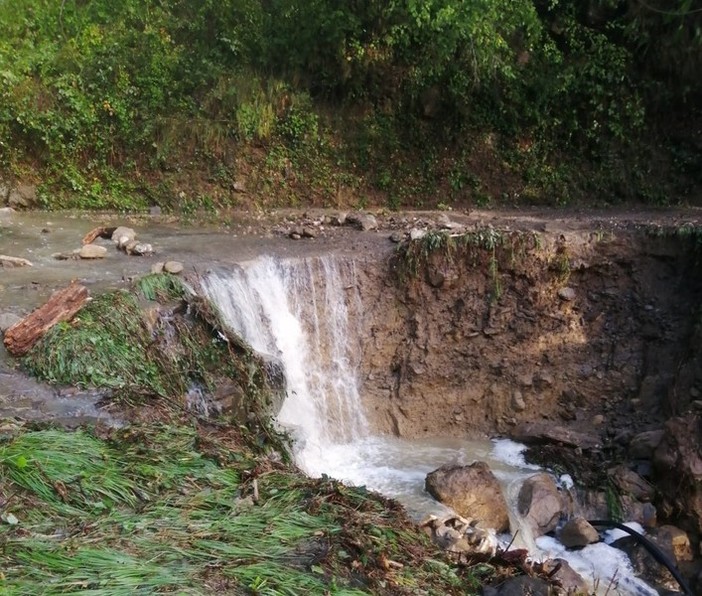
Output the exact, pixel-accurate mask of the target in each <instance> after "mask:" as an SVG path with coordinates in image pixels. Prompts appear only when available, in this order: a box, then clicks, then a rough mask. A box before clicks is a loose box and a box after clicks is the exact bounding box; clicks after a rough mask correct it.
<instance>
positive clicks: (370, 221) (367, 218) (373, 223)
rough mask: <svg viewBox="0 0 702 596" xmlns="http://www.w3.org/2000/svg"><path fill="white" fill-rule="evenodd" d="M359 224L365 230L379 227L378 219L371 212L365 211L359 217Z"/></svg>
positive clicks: (368, 230)
mask: <svg viewBox="0 0 702 596" xmlns="http://www.w3.org/2000/svg"><path fill="white" fill-rule="evenodd" d="M358 226H359V227H360V228H361V230H362V231H364V232H370V231H372V230H377V229H378V220H377V219H376V218H375V215H372V214H371V213H363V214H361V216H360V217H359V219H358Z"/></svg>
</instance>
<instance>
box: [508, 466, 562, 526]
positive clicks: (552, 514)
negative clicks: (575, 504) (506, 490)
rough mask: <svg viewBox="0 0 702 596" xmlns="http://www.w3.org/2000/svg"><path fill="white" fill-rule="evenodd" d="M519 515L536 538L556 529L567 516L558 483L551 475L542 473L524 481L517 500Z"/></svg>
mask: <svg viewBox="0 0 702 596" xmlns="http://www.w3.org/2000/svg"><path fill="white" fill-rule="evenodd" d="M517 508H518V510H519V514H520V515H521V516H522V517H524V519H525V521H526V522H527V523H528V524H529V525H530V526H531V528H532V531H533V533H534V537H538V536H542V535H543V534H548V533H549V532H552V531H553V530H555V529H556V526H557V525H558V521H559V520H560V519H561V516H562V515H565V513H566V511H565V509H566V508H565V503H564V499H563V498H562V496H561V494H560V492H559V490H558V486H556V481H555V480H554V479H553V477H552V476H551V475H550V474H547V473H546V472H541V473H540V474H534V475H533V476H530V477H529V478H527V479H526V480H525V481H524V484H523V485H522V488H521V489H520V491H519V497H518V500H517Z"/></svg>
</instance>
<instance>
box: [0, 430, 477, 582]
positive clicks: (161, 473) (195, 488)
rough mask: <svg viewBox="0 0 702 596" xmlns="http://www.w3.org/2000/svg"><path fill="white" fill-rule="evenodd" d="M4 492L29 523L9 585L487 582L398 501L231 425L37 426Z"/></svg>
mask: <svg viewBox="0 0 702 596" xmlns="http://www.w3.org/2000/svg"><path fill="white" fill-rule="evenodd" d="M254 482H256V483H257V486H258V489H259V492H258V494H259V497H258V502H257V503H254V502H253V500H252V491H253V488H252V484H253V483H254ZM0 491H2V494H7V495H12V499H11V500H10V501H8V502H7V503H6V504H4V510H5V512H6V513H11V514H12V515H13V516H14V517H16V518H17V519H18V522H19V523H18V524H17V525H16V526H11V525H9V524H3V525H2V527H1V528H0V542H1V543H2V546H3V548H2V549H1V550H0V565H1V566H2V570H3V575H2V576H1V577H0V590H2V591H3V592H6V593H12V594H19V595H27V596H29V595H30V594H38V593H47V594H62V593H76V592H81V593H86V594H95V595H100V596H102V595H104V596H107V595H108V594H109V595H111V596H112V595H116V596H127V595H131V594H154V593H163V592H177V593H179V594H203V593H222V592H227V593H237V594H238V593H258V594H267V595H278V594H281V595H293V594H299V593H300V592H304V593H306V594H313V595H320V596H321V595H322V594H336V595H348V596H355V595H360V594H368V593H371V594H388V593H392V594H398V595H399V594H415V593H424V594H428V595H433V596H439V595H446V594H463V593H465V585H466V584H468V585H473V586H475V585H476V580H475V579H474V578H473V577H472V574H471V572H470V571H469V570H468V569H467V568H466V567H455V566H453V565H452V564H450V563H449V562H448V560H446V559H444V558H443V556H442V554H441V553H439V552H438V551H437V550H436V549H435V547H433V546H431V545H430V544H429V542H428V539H427V538H426V536H424V535H423V534H421V532H419V531H418V530H416V529H415V528H413V526H412V524H411V522H410V521H409V520H408V519H407V518H406V516H405V514H404V512H403V511H402V509H401V508H400V507H399V506H398V505H397V504H395V503H393V502H391V501H388V500H386V499H384V498H382V497H380V496H378V495H376V494H373V493H370V492H368V491H366V490H365V489H363V488H350V487H346V486H343V485H341V484H339V483H337V482H335V481H332V480H330V479H328V478H322V479H310V478H306V477H305V476H304V475H302V474H301V473H300V472H299V471H298V470H297V469H295V468H294V467H293V466H290V465H287V464H283V463H274V462H273V461H272V460H271V459H269V458H268V457H266V456H265V455H264V454H263V453H261V451H260V449H259V448H258V447H257V446H256V444H255V442H251V441H249V440H248V439H247V436H246V435H245V434H241V433H240V432H239V431H238V430H237V429H236V428H231V427H229V428H226V427H221V428H219V429H216V427H213V426H212V424H208V425H207V426H203V425H192V424H182V425H178V426H175V425H164V424H158V423H154V424H141V425H133V426H131V427H129V428H125V429H122V430H112V431H109V432H104V431H103V432H102V434H101V436H100V437H98V436H96V435H95V434H91V433H88V432H85V431H77V432H67V431H59V430H38V431H36V430H35V431H31V432H24V433H22V434H19V435H17V436H15V437H13V438H10V439H7V438H5V439H3V440H2V441H1V442H0ZM387 559H392V560H393V561H396V562H398V563H399V564H400V565H399V566H398V568H397V569H389V568H388V567H387V566H386V565H384V561H386V560H387ZM391 586H392V589H390V587H391Z"/></svg>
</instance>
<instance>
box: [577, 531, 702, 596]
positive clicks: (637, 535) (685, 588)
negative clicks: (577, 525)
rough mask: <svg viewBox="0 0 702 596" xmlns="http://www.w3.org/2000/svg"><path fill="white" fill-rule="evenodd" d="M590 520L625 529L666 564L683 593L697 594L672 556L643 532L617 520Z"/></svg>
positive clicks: (688, 595)
mask: <svg viewBox="0 0 702 596" xmlns="http://www.w3.org/2000/svg"><path fill="white" fill-rule="evenodd" d="M588 522H589V523H590V524H591V525H593V526H599V527H607V528H617V529H618V530H623V531H624V532H626V533H627V534H629V535H630V536H632V537H633V538H634V539H635V540H636V541H637V542H638V543H639V544H640V545H641V546H643V547H644V548H645V549H646V550H647V551H648V552H649V553H650V555H651V556H652V557H653V558H654V559H655V560H656V561H658V562H659V563H660V564H661V565H664V566H665V567H666V568H667V569H668V571H670V573H671V575H672V576H673V577H674V578H675V581H676V582H678V584H679V585H680V587H681V588H682V591H683V593H684V594H685V595H686V596H695V594H694V593H693V591H692V590H691V589H690V586H688V585H687V582H686V581H685V578H683V576H682V575H681V574H680V571H678V568H677V566H676V565H675V563H674V562H673V561H671V560H670V557H669V556H668V555H666V554H665V553H664V552H663V551H662V550H661V549H660V548H658V546H657V545H656V544H654V543H653V542H651V541H650V540H649V539H648V538H646V537H645V536H644V535H643V534H641V533H639V532H637V531H636V530H632V529H631V528H630V527H629V526H625V525H624V524H620V523H619V522H615V521H612V520H609V519H605V520H602V519H596V520H588Z"/></svg>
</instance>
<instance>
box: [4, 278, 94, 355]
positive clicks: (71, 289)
mask: <svg viewBox="0 0 702 596" xmlns="http://www.w3.org/2000/svg"><path fill="white" fill-rule="evenodd" d="M87 301H88V288H86V287H85V286H82V285H80V284H79V283H76V282H73V283H72V284H71V285H70V286H68V287H67V288H63V289H62V290H57V291H56V292H54V293H53V294H52V295H51V297H50V298H49V300H48V301H47V302H46V304H44V305H43V306H40V307H39V308H37V309H36V310H34V311H33V312H31V313H30V314H28V315H27V316H26V317H25V318H24V319H22V320H21V321H19V322H18V323H15V324H14V325H13V326H12V327H10V328H9V329H8V330H7V331H6V332H5V338H4V340H3V341H4V343H5V347H6V348H7V351H8V352H10V354H12V355H13V356H22V355H23V354H26V353H27V352H28V351H29V350H30V349H31V347H32V346H33V345H34V344H35V343H36V342H37V341H38V340H39V339H40V338H41V337H43V335H44V334H45V333H46V332H47V331H48V330H49V329H51V328H52V327H53V326H54V325H56V323H60V322H61V321H70V320H71V319H72V318H73V317H74V315H75V314H76V313H77V312H78V311H79V310H80V309H81V308H83V306H84V305H85V303H86V302H87Z"/></svg>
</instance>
